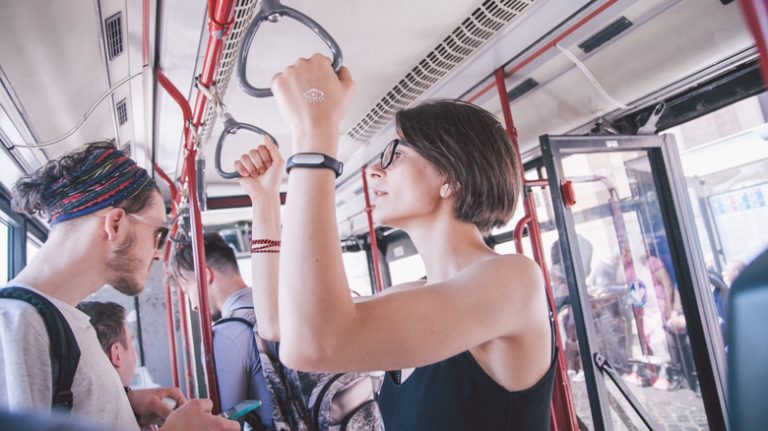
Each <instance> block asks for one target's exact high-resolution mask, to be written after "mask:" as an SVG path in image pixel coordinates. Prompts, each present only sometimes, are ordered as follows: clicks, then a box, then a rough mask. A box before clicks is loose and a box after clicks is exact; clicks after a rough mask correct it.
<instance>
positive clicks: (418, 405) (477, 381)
mask: <svg viewBox="0 0 768 431" xmlns="http://www.w3.org/2000/svg"><path fill="white" fill-rule="evenodd" d="M553 351H554V350H553ZM556 358H557V353H556V352H554V354H553V359H552V363H551V364H550V366H549V370H547V373H546V374H545V375H544V377H542V378H541V379H540V380H539V381H538V382H537V383H536V384H534V385H533V386H531V387H530V388H528V389H525V390H522V391H516V392H510V391H508V390H506V389H504V387H502V386H501V385H499V384H498V383H496V382H495V381H494V380H493V379H492V378H491V377H490V376H489V375H488V374H486V373H485V371H484V370H483V369H482V368H481V367H480V365H479V364H478V363H477V361H475V358H474V357H473V356H472V354H471V353H470V352H469V351H464V352H462V353H459V354H458V355H456V356H454V357H451V358H448V359H445V360H443V361H440V362H437V363H435V364H432V365H427V366H424V367H419V368H417V369H416V370H414V372H413V374H412V375H411V376H410V377H408V378H407V379H406V380H405V382H403V383H402V384H398V383H397V381H396V380H397V379H399V372H389V373H387V376H386V377H385V379H384V384H383V386H382V388H381V393H380V395H379V407H380V409H381V415H382V418H383V419H384V426H385V427H386V429H387V431H429V430H435V431H451V430H457V431H459V430H461V431H464V430H549V407H550V401H551V399H552V385H553V382H554V376H555V365H556V363H557V361H556Z"/></svg>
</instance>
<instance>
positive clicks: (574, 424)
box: [495, 68, 578, 431]
mask: <svg viewBox="0 0 768 431" xmlns="http://www.w3.org/2000/svg"><path fill="white" fill-rule="evenodd" d="M495 76H496V89H497V90H498V92H499V100H500V102H501V110H502V112H503V114H504V123H505V125H506V129H507V134H508V135H509V139H510V141H511V142H512V151H513V154H514V157H515V164H516V165H517V172H518V173H519V175H520V181H521V182H523V183H525V180H524V178H525V177H524V174H523V163H522V159H521V157H520V147H519V145H518V142H517V129H516V128H515V123H514V121H513V119H512V110H511V109H510V107H509V97H508V96H507V84H506V82H505V81H504V70H503V68H499V69H498V70H496V74H495ZM532 183H533V184H535V185H539V183H540V182H539V181H532ZM524 189H525V190H524V192H523V194H524V197H523V209H524V210H525V216H524V219H528V237H529V238H530V239H531V246H532V247H533V259H534V260H535V261H536V263H538V264H539V266H540V267H541V271H542V274H543V276H544V288H545V290H546V293H547V300H548V301H549V307H550V310H552V312H553V313H554V312H555V310H556V309H555V300H554V295H553V294H552V286H551V285H550V281H549V273H547V264H546V261H545V258H544V251H543V247H542V245H541V229H540V227H539V220H538V217H537V216H536V202H535V201H534V199H533V194H532V193H531V190H530V185H527V184H526V185H525V186H524ZM516 230H517V229H516ZM520 235H521V236H522V229H521V230H520ZM516 246H517V247H518V250H520V249H522V244H520V245H517V244H516ZM555 345H556V346H557V350H558V351H559V352H560V354H558V355H557V372H556V373H555V387H554V388H553V391H552V405H551V408H550V426H551V428H552V430H553V431H559V430H571V431H577V430H578V421H577V419H576V409H575V408H574V406H573V395H572V393H571V388H570V381H569V380H568V368H567V365H566V363H565V355H563V354H562V352H563V347H562V341H561V340H560V331H557V330H556V331H555Z"/></svg>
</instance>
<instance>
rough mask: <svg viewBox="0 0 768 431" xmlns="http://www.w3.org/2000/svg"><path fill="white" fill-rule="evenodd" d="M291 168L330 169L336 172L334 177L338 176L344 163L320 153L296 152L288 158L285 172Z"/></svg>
mask: <svg viewBox="0 0 768 431" xmlns="http://www.w3.org/2000/svg"><path fill="white" fill-rule="evenodd" d="M293 168H310V169H330V170H332V171H333V172H335V173H336V178H339V177H340V176H341V172H342V171H343V170H344V163H341V162H340V161H338V160H336V159H334V158H333V157H329V156H326V155H325V154H322V153H296V154H294V155H292V156H291V157H289V158H288V162H287V163H286V164H285V172H291V169H293Z"/></svg>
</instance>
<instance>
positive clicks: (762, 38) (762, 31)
mask: <svg viewBox="0 0 768 431" xmlns="http://www.w3.org/2000/svg"><path fill="white" fill-rule="evenodd" d="M741 10H742V12H744V19H746V21H747V25H748V26H749V29H750V30H751V31H752V36H754V38H755V44H756V45H757V50H758V52H759V53H760V70H761V71H762V73H763V82H766V83H768V2H766V0H741Z"/></svg>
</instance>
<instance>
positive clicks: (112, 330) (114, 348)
mask: <svg viewBox="0 0 768 431" xmlns="http://www.w3.org/2000/svg"><path fill="white" fill-rule="evenodd" d="M77 309H78V310H80V311H82V312H83V313H85V314H87V315H88V317H90V318H91V325H92V326H93V328H94V329H95V330H96V336H97V337H98V338H99V344H101V348H102V349H103V350H104V353H106V355H107V358H109V362H111V363H112V366H113V367H115V371H117V375H118V376H120V383H122V384H123V386H125V387H126V388H127V387H129V386H130V385H131V379H132V378H133V373H134V372H135V371H136V361H137V359H138V358H137V356H136V349H135V348H134V347H133V332H131V328H129V327H128V321H127V320H126V313H125V308H123V306H122V305H120V304H116V303H114V302H97V301H87V302H81V303H79V304H77Z"/></svg>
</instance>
